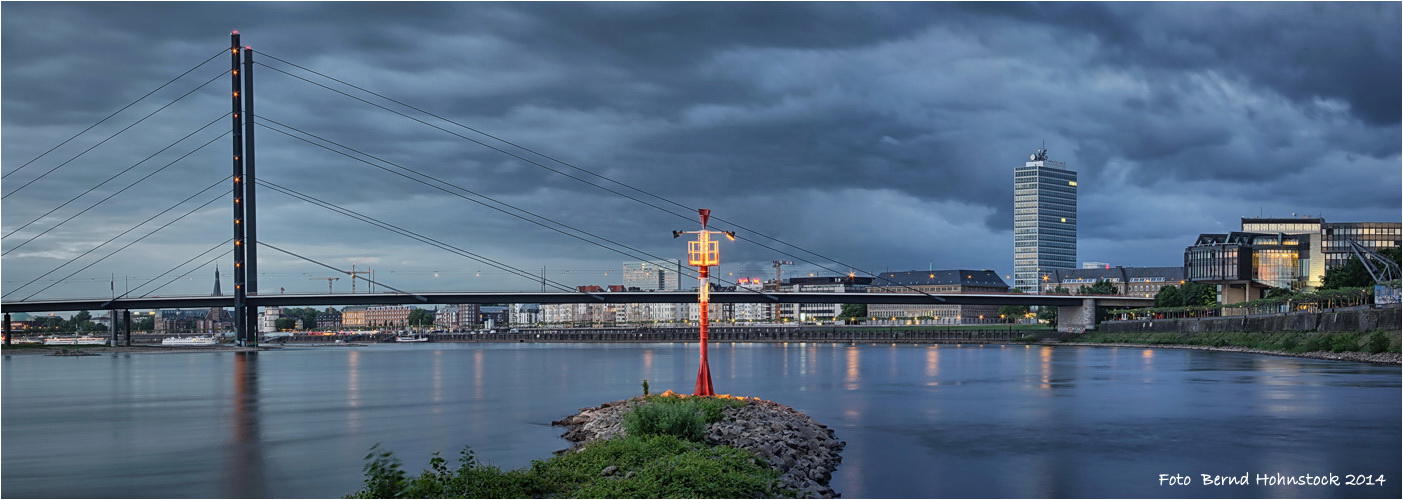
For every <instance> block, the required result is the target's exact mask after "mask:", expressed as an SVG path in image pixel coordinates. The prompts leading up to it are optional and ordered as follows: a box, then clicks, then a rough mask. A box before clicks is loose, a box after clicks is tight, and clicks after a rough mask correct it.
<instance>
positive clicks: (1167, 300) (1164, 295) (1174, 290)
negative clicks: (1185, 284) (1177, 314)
mask: <svg viewBox="0 0 1403 500" xmlns="http://www.w3.org/2000/svg"><path fill="white" fill-rule="evenodd" d="M1182 305H1184V297H1183V296H1181V295H1180V294H1179V287H1177V286H1174V285H1170V286H1166V287H1164V288H1161V289H1159V293H1156V294H1155V307H1179V306H1182Z"/></svg>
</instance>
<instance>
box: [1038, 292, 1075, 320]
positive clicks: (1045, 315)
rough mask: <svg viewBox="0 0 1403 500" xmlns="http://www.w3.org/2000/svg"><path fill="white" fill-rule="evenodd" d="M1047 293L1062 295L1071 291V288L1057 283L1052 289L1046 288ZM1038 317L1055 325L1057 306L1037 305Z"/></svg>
mask: <svg viewBox="0 0 1403 500" xmlns="http://www.w3.org/2000/svg"><path fill="white" fill-rule="evenodd" d="M1047 293H1049V294H1063V295H1067V294H1070V293H1072V291H1071V290H1068V289H1067V287H1064V286H1062V285H1057V286H1056V287H1053V289H1051V290H1048V291H1047ZM1038 319H1040V320H1044V321H1047V322H1048V323H1052V324H1054V325H1056V324H1057V307H1056V306H1039V307H1038Z"/></svg>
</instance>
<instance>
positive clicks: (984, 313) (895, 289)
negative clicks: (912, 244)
mask: <svg viewBox="0 0 1403 500" xmlns="http://www.w3.org/2000/svg"><path fill="white" fill-rule="evenodd" d="M918 292H924V293H1008V283H1005V282H1004V280H1003V278H1001V277H999V273H996V272H994V271H990V270H987V269H984V270H978V271H975V270H970V269H945V270H940V271H899V272H885V273H882V275H881V278H879V279H877V280H875V281H873V282H872V286H870V287H868V288H867V293H918ZM867 316H869V317H873V318H877V319H892V318H895V319H898V320H900V319H914V318H924V319H929V320H931V321H934V322H936V323H948V324H963V323H974V322H979V321H984V320H992V319H994V318H998V317H999V306H992V305H952V304H929V305H914V304H868V305H867Z"/></svg>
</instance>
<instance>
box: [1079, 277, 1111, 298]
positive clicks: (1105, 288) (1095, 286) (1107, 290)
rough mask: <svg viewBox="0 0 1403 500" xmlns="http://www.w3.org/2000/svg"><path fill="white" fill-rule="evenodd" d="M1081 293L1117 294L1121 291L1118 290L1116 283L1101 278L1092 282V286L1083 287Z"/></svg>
mask: <svg viewBox="0 0 1403 500" xmlns="http://www.w3.org/2000/svg"><path fill="white" fill-rule="evenodd" d="M1081 293H1082V294H1084V295H1115V294H1117V293H1120V291H1119V290H1116V285H1115V283H1111V282H1110V281H1107V280H1104V279H1100V280H1096V282H1095V283H1092V284H1091V286H1088V287H1083V288H1082V289H1081Z"/></svg>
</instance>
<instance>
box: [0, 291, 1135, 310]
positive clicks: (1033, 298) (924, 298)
mask: <svg viewBox="0 0 1403 500" xmlns="http://www.w3.org/2000/svg"><path fill="white" fill-rule="evenodd" d="M1085 299H1095V300H1096V302H1097V303H1098V304H1100V305H1106V306H1112V307H1146V306H1150V305H1153V304H1154V299H1151V298H1146V297H1125V296H1116V295H1031V294H959V293H936V294H917V293H804V292H784V293H776V292H765V293H759V292H713V293H712V294H711V302H713V303H730V304H739V303H777V304H949V305H1000V306H1003V305H1030V306H1080V305H1082V303H1083V301H1084V300H1085ZM696 300H697V295H696V292H604V293H579V292H556V293H550V292H544V293H543V292H424V293H410V294H403V293H357V294H348V293H343V294H293V295H249V296H248V305H249V306H255V307H272V306H347V305H403V304H412V305H428V304H588V303H607V304H642V303H650V304H687V303H693V302H696ZM233 306H234V298H233V297H210V296H203V297H140V298H122V299H116V300H111V299H76V300H75V299H65V300H36V301H17V302H3V303H0V310H3V311H4V312H25V313H29V312H57V311H79V310H95V311H102V310H111V309H178V308H202V307H233Z"/></svg>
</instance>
